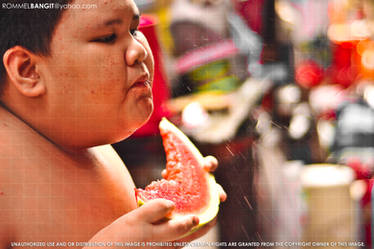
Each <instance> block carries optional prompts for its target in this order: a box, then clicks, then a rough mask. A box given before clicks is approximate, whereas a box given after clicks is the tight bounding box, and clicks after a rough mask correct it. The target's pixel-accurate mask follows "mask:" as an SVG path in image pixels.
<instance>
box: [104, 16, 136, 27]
mask: <svg viewBox="0 0 374 249" xmlns="http://www.w3.org/2000/svg"><path fill="white" fill-rule="evenodd" d="M139 19H140V14H139V13H135V14H134V15H133V17H132V20H133V21H137V20H139ZM122 22H123V21H122V19H120V18H116V19H110V20H108V21H106V22H104V25H103V26H105V27H108V26H112V25H115V24H122Z"/></svg>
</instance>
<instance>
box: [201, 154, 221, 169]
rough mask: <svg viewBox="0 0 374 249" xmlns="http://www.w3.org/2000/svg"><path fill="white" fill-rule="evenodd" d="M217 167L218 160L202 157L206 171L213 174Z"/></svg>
mask: <svg viewBox="0 0 374 249" xmlns="http://www.w3.org/2000/svg"><path fill="white" fill-rule="evenodd" d="M217 167H218V160H217V158H215V157H214V156H206V157H204V169H205V170H206V171H210V172H213V171H215V170H216V169H217Z"/></svg>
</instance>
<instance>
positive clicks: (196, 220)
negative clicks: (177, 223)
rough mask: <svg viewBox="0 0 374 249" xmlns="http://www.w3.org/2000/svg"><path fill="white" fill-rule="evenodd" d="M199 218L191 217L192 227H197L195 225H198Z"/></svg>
mask: <svg viewBox="0 0 374 249" xmlns="http://www.w3.org/2000/svg"><path fill="white" fill-rule="evenodd" d="M199 222H200V221H199V218H198V217H196V216H194V217H192V224H193V225H194V226H197V225H199Z"/></svg>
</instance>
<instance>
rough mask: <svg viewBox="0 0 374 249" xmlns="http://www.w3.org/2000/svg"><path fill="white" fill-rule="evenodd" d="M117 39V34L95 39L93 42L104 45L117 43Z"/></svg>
mask: <svg viewBox="0 0 374 249" xmlns="http://www.w3.org/2000/svg"><path fill="white" fill-rule="evenodd" d="M116 38H117V35H116V34H111V35H108V36H104V37H101V38H98V39H95V40H93V41H94V42H103V43H113V42H115V40H116Z"/></svg>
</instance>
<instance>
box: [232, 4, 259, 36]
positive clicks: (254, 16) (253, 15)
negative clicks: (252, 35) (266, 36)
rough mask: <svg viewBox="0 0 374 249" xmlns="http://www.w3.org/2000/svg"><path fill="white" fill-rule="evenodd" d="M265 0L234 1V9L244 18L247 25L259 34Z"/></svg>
mask: <svg viewBox="0 0 374 249" xmlns="http://www.w3.org/2000/svg"><path fill="white" fill-rule="evenodd" d="M264 3H265V0H251V1H238V0H235V1H234V7H235V10H236V11H237V12H238V13H239V14H240V15H241V16H242V17H243V18H244V20H245V21H246V23H247V25H248V27H250V28H251V29H252V30H253V31H255V32H256V33H258V34H261V31H262V26H263V21H262V16H263V9H264Z"/></svg>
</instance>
